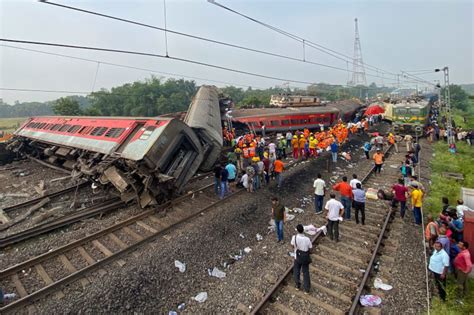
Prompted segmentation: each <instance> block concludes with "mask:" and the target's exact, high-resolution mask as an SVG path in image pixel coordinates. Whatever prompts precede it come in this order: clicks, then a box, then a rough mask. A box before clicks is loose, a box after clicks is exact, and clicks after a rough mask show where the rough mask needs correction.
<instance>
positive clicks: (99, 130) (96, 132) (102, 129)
mask: <svg viewBox="0 0 474 315" xmlns="http://www.w3.org/2000/svg"><path fill="white" fill-rule="evenodd" d="M107 129H108V128H107V127H95V128H94V130H92V132H91V133H90V135H91V136H95V137H100V136H102V135H103V134H104V133H105V132H106V131H107Z"/></svg>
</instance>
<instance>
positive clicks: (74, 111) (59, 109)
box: [53, 97, 83, 116]
mask: <svg viewBox="0 0 474 315" xmlns="http://www.w3.org/2000/svg"><path fill="white" fill-rule="evenodd" d="M53 111H54V113H55V114H58V115H64V116H79V115H82V114H83V113H82V110H81V108H80V105H79V102H78V101H77V100H75V99H72V98H68V97H61V98H60V99H58V100H56V101H55V102H54V104H53Z"/></svg>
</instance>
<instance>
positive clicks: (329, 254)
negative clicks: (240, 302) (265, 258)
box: [251, 148, 404, 314]
mask: <svg viewBox="0 0 474 315" xmlns="http://www.w3.org/2000/svg"><path fill="white" fill-rule="evenodd" d="M390 150H391V148H388V149H387V151H386V152H388V151H390ZM386 156H387V158H386V161H385V164H384V165H385V166H384V171H383V172H382V176H375V175H374V174H373V173H372V169H371V170H370V171H369V172H368V173H367V174H366V176H365V177H364V178H362V179H361V181H362V182H363V186H364V188H366V189H367V188H369V187H372V188H376V189H380V188H381V189H384V190H385V191H387V190H389V189H390V187H391V186H392V185H393V184H394V183H396V182H397V180H398V178H399V164H400V161H401V160H402V159H403V158H404V155H403V154H402V153H399V154H396V153H392V154H388V155H386ZM365 212H366V219H365V225H357V224H356V223H355V220H354V214H352V217H353V219H352V220H351V221H343V222H342V223H341V224H340V225H339V234H340V239H341V241H340V242H338V243H335V242H333V241H331V240H329V238H326V237H324V235H323V234H322V233H318V234H316V235H315V236H314V237H313V238H312V242H313V245H314V246H313V251H312V253H311V258H312V261H313V263H312V264H311V265H310V277H311V287H312V290H311V292H309V294H305V293H303V291H299V290H296V288H295V286H294V281H293V278H292V270H293V265H292V264H291V266H289V267H288V268H286V267H285V268H286V269H285V271H284V272H283V274H282V275H281V276H280V277H279V278H278V280H277V281H276V283H274V285H273V286H272V287H271V288H270V289H269V290H268V291H267V293H266V294H265V295H264V296H263V297H262V298H261V299H260V300H259V301H257V303H256V304H255V306H254V307H253V309H252V312H251V314H273V313H277V314H281V313H283V314H357V313H360V311H361V310H360V308H361V305H360V303H359V298H360V296H361V295H363V294H366V293H367V292H374V289H372V288H371V286H370V285H369V281H370V280H372V277H373V275H374V269H378V266H379V263H380V262H381V260H383V261H384V263H387V264H390V263H393V261H394V256H395V255H396V249H397V245H396V243H392V241H391V240H389V239H387V236H388V235H390V234H391V233H393V231H391V229H392V222H393V221H394V220H396V219H394V212H393V210H392V209H391V208H390V206H389V205H388V204H387V202H386V201H381V200H371V199H367V201H366V210H365ZM352 213H354V212H353V210H352ZM398 220H400V219H398ZM315 221H316V224H318V225H324V224H326V223H327V221H326V219H325V218H323V217H322V216H317V217H316V219H315ZM395 226H396V227H394V229H398V230H401V229H402V228H403V222H402V223H401V224H400V223H399V222H397V223H396V224H395ZM270 269H274V268H270ZM377 276H378V277H381V278H382V280H383V281H384V282H387V278H389V277H388V276H387V275H377ZM377 293H378V292H377ZM380 295H382V296H383V293H380ZM377 311H380V310H379V309H378V310H377Z"/></svg>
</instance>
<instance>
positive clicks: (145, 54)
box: [0, 38, 314, 84]
mask: <svg viewBox="0 0 474 315" xmlns="http://www.w3.org/2000/svg"><path fill="white" fill-rule="evenodd" d="M0 41H2V42H9V43H20V44H30V45H42V46H50V47H62V48H70V49H80V50H89V51H101V52H111V53H119V54H129V55H137V56H146V57H154V58H164V59H169V60H175V61H180V62H184V63H189V64H196V65H200V66H204V67H209V68H214V69H219V70H223V71H228V72H234V73H239V74H244V75H249V76H254V77H260V78H264V79H270V80H276V81H280V82H293V83H301V84H314V82H311V81H305V80H298V79H288V78H282V77H277V76H272V75H267V74H261V73H256V72H250V71H245V70H239V69H234V68H230V67H225V66H221V65H215V64H211V63H207V62H202V61H197V60H192V59H188V58H180V57H173V56H165V55H161V54H156V53H150V52H141V51H132V50H124V49H113V48H104V47H93V46H81V45H71V44H62V43H51V42H40V41H30V40H19V39H9V38H0Z"/></svg>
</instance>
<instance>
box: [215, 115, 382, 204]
mask: <svg viewBox="0 0 474 315" xmlns="http://www.w3.org/2000/svg"><path fill="white" fill-rule="evenodd" d="M374 121H375V119H371V120H370V124H373V123H374ZM368 128H369V119H368V118H364V119H362V120H359V121H358V122H355V123H348V124H347V125H346V124H344V123H343V122H342V121H339V122H338V123H337V124H336V125H335V126H333V127H330V128H328V129H327V130H325V128H324V126H323V125H321V126H320V128H319V129H318V130H315V131H310V130H309V129H308V128H304V129H303V130H301V131H300V130H296V131H294V132H292V131H288V132H286V134H280V135H278V136H277V137H276V138H269V137H264V136H263V134H256V133H253V132H246V133H244V134H242V135H240V136H239V135H237V134H236V130H235V129H233V128H232V129H227V128H224V129H223V137H224V143H225V145H228V146H230V147H231V148H232V149H231V150H230V151H229V152H228V153H227V156H226V161H225V162H224V163H221V164H219V165H217V166H216V167H215V168H214V179H215V193H216V194H218V195H220V197H221V198H224V196H225V195H226V194H228V193H229V192H231V191H232V189H233V187H234V186H237V187H244V188H245V189H246V190H247V191H249V192H255V191H257V190H258V189H260V188H261V187H263V186H266V185H268V184H269V183H270V181H271V180H272V179H274V180H275V182H276V185H277V186H278V187H281V185H282V180H283V176H282V174H283V171H284V169H285V167H286V164H285V163H284V162H283V161H284V160H285V159H287V158H293V159H294V160H306V159H315V158H317V157H318V156H319V155H320V154H321V153H322V152H324V151H330V152H331V155H332V160H333V162H336V161H337V158H338V156H339V154H341V155H342V156H343V157H344V158H345V159H346V160H348V161H350V160H351V154H350V152H340V151H341V149H340V148H341V146H342V145H343V144H344V143H346V141H347V139H348V137H349V135H350V134H363V133H364V132H367V131H368ZM232 165H233V166H232Z"/></svg>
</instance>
